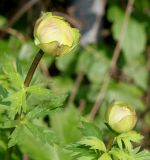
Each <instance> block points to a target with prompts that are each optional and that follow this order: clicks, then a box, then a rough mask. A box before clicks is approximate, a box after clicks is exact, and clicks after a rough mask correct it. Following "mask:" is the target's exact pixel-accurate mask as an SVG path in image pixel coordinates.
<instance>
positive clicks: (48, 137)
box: [26, 122, 58, 144]
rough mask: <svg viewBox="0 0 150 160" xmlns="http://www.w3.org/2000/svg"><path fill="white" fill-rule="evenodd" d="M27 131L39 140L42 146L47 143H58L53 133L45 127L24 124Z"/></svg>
mask: <svg viewBox="0 0 150 160" xmlns="http://www.w3.org/2000/svg"><path fill="white" fill-rule="evenodd" d="M26 127H27V129H28V130H29V131H30V132H31V133H32V135H33V137H35V138H36V139H37V140H40V141H41V142H42V143H43V144H46V143H49V144H53V143H58V138H57V136H55V134H54V132H53V131H51V130H50V129H47V128H46V127H43V126H42V127H41V126H37V125H35V124H32V123H29V122H28V123H27V124H26Z"/></svg>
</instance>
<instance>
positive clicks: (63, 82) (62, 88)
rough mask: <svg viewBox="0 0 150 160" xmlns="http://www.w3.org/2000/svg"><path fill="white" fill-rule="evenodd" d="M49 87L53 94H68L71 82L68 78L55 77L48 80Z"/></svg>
mask: <svg viewBox="0 0 150 160" xmlns="http://www.w3.org/2000/svg"><path fill="white" fill-rule="evenodd" d="M48 85H49V87H50V88H51V90H52V91H53V92H54V93H58V94H66V93H69V92H70V91H71V89H72V86H73V81H72V79H71V78H69V77H67V76H66V77H65V76H55V77H53V78H52V79H50V82H49V84H48Z"/></svg>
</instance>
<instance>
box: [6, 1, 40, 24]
mask: <svg viewBox="0 0 150 160" xmlns="http://www.w3.org/2000/svg"><path fill="white" fill-rule="evenodd" d="M38 1H39V0H30V1H29V2H27V3H26V4H25V5H24V6H23V7H22V8H19V10H18V12H17V13H16V14H15V15H14V16H13V17H12V19H10V21H9V24H8V27H11V26H13V25H14V24H15V22H16V21H17V20H18V19H19V18H20V17H21V16H22V15H23V14H24V13H26V12H27V11H28V10H29V9H30V8H31V7H32V6H33V5H35V4H36V3H37V2H38Z"/></svg>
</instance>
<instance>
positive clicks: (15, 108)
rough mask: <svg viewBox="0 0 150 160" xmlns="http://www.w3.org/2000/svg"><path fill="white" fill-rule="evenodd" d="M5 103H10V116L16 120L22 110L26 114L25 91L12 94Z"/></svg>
mask: <svg viewBox="0 0 150 160" xmlns="http://www.w3.org/2000/svg"><path fill="white" fill-rule="evenodd" d="M4 102H10V103H11V104H10V110H9V116H10V117H11V118H14V117H15V115H16V114H17V113H19V114H20V112H21V108H22V109H23V112H26V109H27V104H26V95H25V90H24V89H22V90H20V91H18V92H15V93H12V94H10V95H9V96H8V97H7V98H5V99H4Z"/></svg>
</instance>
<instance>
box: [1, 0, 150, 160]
mask: <svg viewBox="0 0 150 160" xmlns="http://www.w3.org/2000/svg"><path fill="white" fill-rule="evenodd" d="M129 1H130V0H129ZM127 3H128V1H126V0H120V1H118V0H82V1H81V0H28V1H27V0H19V1H18V0H9V1H6V0H1V2H0V85H1V84H3V85H4V86H5V87H6V88H8V87H10V86H9V84H8V83H7V80H6V79H7V78H6V77H5V75H4V74H3V72H4V70H5V71H7V68H8V71H10V69H12V70H13V67H12V66H13V65H14V64H15V61H16V57H17V59H18V60H19V61H20V64H21V65H22V68H23V73H22V74H23V76H24V77H25V75H26V73H27V71H28V69H29V66H30V64H31V62H32V60H33V58H34V56H35V55H36V53H37V52H38V48H37V47H36V46H35V45H34V42H33V27H34V24H35V21H36V19H37V18H38V17H39V15H40V13H41V11H51V12H53V13H54V14H56V15H60V16H64V17H65V18H66V20H67V21H69V22H70V23H71V25H72V26H73V27H77V28H79V29H80V31H81V33H82V37H81V45H80V47H78V48H77V50H76V53H72V54H68V55H66V56H64V57H60V58H56V59H54V58H53V57H50V56H49V55H47V54H45V56H44V58H43V59H42V61H41V63H40V65H39V67H38V70H37V71H36V74H35V76H34V79H33V81H32V83H34V84H39V83H40V84H41V85H42V86H44V87H45V88H49V89H51V90H52V91H53V92H55V93H59V94H61V93H62V94H67V95H68V98H67V100H66V102H65V104H64V109H61V110H60V111H59V110H58V111H55V112H54V113H52V114H51V115H48V116H46V117H43V119H44V121H45V122H47V123H48V124H49V125H48V126H49V127H50V128H51V130H52V131H53V132H55V135H56V137H57V138H58V139H59V142H60V145H56V146H50V145H45V146H44V147H45V148H44V147H42V146H41V142H40V141H38V142H35V139H34V137H31V136H30V135H28V134H27V135H26V137H24V142H22V143H24V145H21V146H23V147H20V148H21V149H19V148H18V147H16V148H15V152H14V153H13V159H14V160H19V159H20V157H21V156H22V152H23V153H28V154H29V155H31V157H32V158H33V159H39V160H48V157H49V158H50V157H51V159H53V160H56V159H60V160H70V159H71V158H70V156H69V155H68V153H66V152H64V151H63V150H64V148H63V147H62V146H63V145H64V144H69V143H71V142H75V141H76V140H78V139H79V138H80V137H81V134H80V132H79V130H78V127H79V125H80V122H79V121H80V117H81V116H83V117H87V116H88V115H89V114H90V113H91V110H92V108H93V106H94V104H95V102H96V101H97V97H98V95H99V93H100V90H101V88H102V87H103V85H104V84H105V77H107V75H108V78H109V83H108V86H107V89H106V90H105V91H104V93H103V94H104V97H103V98H102V100H101V103H100V105H99V110H98V112H97V114H96V116H94V123H96V125H97V126H98V127H99V128H101V129H102V131H103V135H106V133H107V129H106V127H105V125H104V122H105V120H104V112H105V109H106V107H107V105H108V103H110V102H111V101H113V100H120V101H126V102H128V103H130V104H131V105H133V106H134V107H135V109H136V111H137V114H138V117H139V118H138V123H137V126H136V129H137V130H138V131H139V132H140V133H141V134H143V135H144V137H145V138H144V141H143V143H142V147H145V148H147V149H150V1H149V0H144V1H139V0H135V1H134V4H133V8H132V13H131V16H130V17H129V19H128V24H127V27H126V29H124V30H123V32H125V36H124V39H123V42H122V43H121V45H120V49H121V51H120V54H119V57H118V59H117V64H116V67H115V70H111V69H110V65H111V63H112V57H113V54H114V50H115V46H116V43H117V42H118V41H119V40H120V32H121V30H122V29H121V28H122V25H123V21H124V19H125V11H126V7H127ZM109 72H112V73H109ZM12 85H13V84H12ZM0 92H1V89H0ZM0 99H1V96H0ZM0 119H1V118H0ZM37 123H39V124H41V125H43V121H42V120H37ZM106 137H107V136H106ZM3 139H5V135H3V133H2V131H0V157H3V156H4V155H3V151H4V150H5V149H6V144H5V143H4V141H3ZM39 151H40V152H39Z"/></svg>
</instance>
